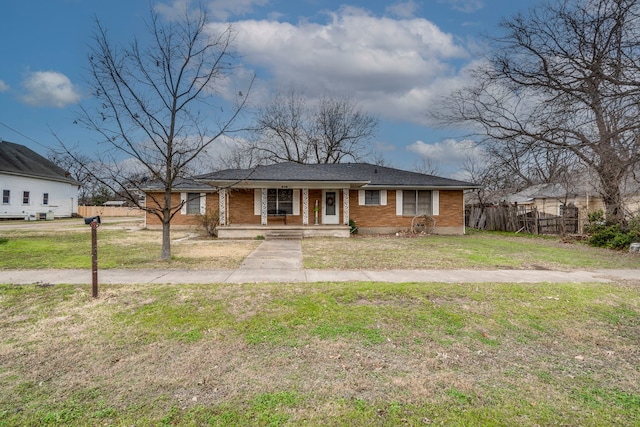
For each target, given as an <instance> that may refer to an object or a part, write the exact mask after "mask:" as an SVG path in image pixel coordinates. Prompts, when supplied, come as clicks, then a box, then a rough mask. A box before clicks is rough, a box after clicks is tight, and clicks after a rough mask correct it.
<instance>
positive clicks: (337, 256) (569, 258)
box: [303, 232, 640, 270]
mask: <svg viewBox="0 0 640 427" xmlns="http://www.w3.org/2000/svg"><path fill="white" fill-rule="evenodd" d="M303 253H304V265H305V267H306V268H331V269H359V268H364V269H451V268H472V269H488V268H500V269H531V268H533V269H552V270H556V269H578V268H579V269H600V268H605V269H606V268H640V259H639V258H638V256H635V255H631V254H628V253H625V252H619V251H612V250H603V249H600V248H592V247H588V246H586V245H584V244H581V243H562V242H560V241H559V240H557V239H555V238H549V237H532V236H521V235H515V234H505V233H491V232H471V233H470V234H469V235H466V236H424V237H418V238H404V237H401V238H397V237H377V238H376V237H371V238H352V239H349V240H347V241H344V242H343V241H340V242H339V244H338V242H337V241H336V240H335V239H307V240H303Z"/></svg>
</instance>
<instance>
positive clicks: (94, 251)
mask: <svg viewBox="0 0 640 427" xmlns="http://www.w3.org/2000/svg"><path fill="white" fill-rule="evenodd" d="M84 223H85V224H87V225H90V226H91V293H92V295H93V297H94V298H98V226H99V225H100V216H94V217H90V218H85V219H84Z"/></svg>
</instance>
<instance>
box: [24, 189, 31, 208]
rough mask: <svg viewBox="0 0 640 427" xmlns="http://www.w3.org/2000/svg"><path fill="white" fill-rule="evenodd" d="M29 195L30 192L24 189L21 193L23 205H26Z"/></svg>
mask: <svg viewBox="0 0 640 427" xmlns="http://www.w3.org/2000/svg"><path fill="white" fill-rule="evenodd" d="M29 196H30V194H29V192H28V191H25V192H23V193H22V204H23V205H28V204H29Z"/></svg>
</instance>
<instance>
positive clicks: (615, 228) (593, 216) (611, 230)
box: [585, 211, 640, 249]
mask: <svg viewBox="0 0 640 427" xmlns="http://www.w3.org/2000/svg"><path fill="white" fill-rule="evenodd" d="M585 231H586V232H587V233H588V234H589V235H590V236H589V239H588V242H589V244H590V245H591V246H596V247H600V248H609V249H625V248H628V247H629V245H631V243H633V242H634V241H640V215H636V216H634V217H632V218H631V219H630V221H629V230H628V231H625V230H623V229H622V227H620V224H612V223H608V222H607V221H606V220H605V217H604V212H602V211H596V212H591V213H589V215H588V223H587V225H586V227H585Z"/></svg>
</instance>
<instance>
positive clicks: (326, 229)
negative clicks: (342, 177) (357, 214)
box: [217, 182, 350, 239]
mask: <svg viewBox="0 0 640 427" xmlns="http://www.w3.org/2000/svg"><path fill="white" fill-rule="evenodd" d="M264 184H265V185H262V186H260V188H256V186H252V187H249V188H247V187H245V188H238V187H241V186H238V185H236V186H234V188H224V187H223V188H219V190H218V196H219V197H218V210H219V215H220V224H219V226H218V228H217V232H218V238H221V239H239V238H256V237H258V236H263V237H265V238H304V237H349V236H350V227H349V215H350V209H349V191H350V188H349V187H342V188H340V187H337V188H336V186H335V183H333V184H334V185H333V186H330V185H329V186H325V185H322V184H320V185H318V184H316V186H308V184H307V186H304V184H302V183H290V182H289V183H273V182H270V183H264ZM274 184H276V185H274ZM296 184H297V185H296ZM310 187H311V188H310ZM313 187H315V188H313Z"/></svg>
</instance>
